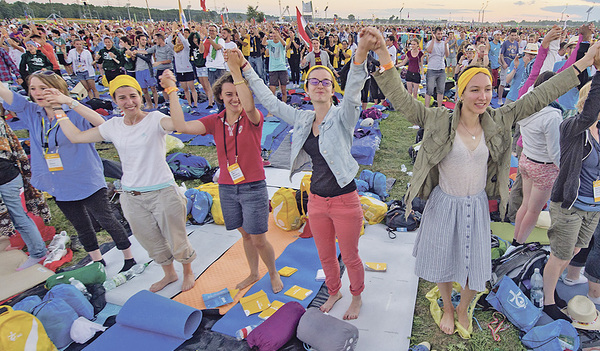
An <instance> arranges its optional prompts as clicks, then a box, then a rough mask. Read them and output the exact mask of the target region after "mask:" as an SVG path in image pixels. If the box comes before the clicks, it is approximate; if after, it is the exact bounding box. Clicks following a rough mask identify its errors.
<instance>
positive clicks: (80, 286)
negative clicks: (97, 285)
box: [69, 277, 92, 300]
mask: <svg viewBox="0 0 600 351" xmlns="http://www.w3.org/2000/svg"><path fill="white" fill-rule="evenodd" d="M69 282H70V283H71V285H73V286H74V287H76V288H77V290H79V291H81V293H82V294H83V296H85V298H86V299H88V300H90V299H91V298H92V294H90V293H89V292H88V291H87V288H86V287H85V285H83V283H82V282H80V281H79V280H77V279H75V278H73V277H71V278H69Z"/></svg>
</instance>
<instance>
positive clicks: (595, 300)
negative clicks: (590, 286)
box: [587, 293, 600, 305]
mask: <svg viewBox="0 0 600 351" xmlns="http://www.w3.org/2000/svg"><path fill="white" fill-rule="evenodd" d="M587 297H588V299H590V300H591V301H592V302H593V303H595V304H596V305H600V296H598V297H591V296H590V294H589V293H588V294H587Z"/></svg>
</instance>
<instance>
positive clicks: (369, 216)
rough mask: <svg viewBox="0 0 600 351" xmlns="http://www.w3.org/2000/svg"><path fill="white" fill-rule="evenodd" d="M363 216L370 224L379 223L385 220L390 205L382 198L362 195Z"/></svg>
mask: <svg viewBox="0 0 600 351" xmlns="http://www.w3.org/2000/svg"><path fill="white" fill-rule="evenodd" d="M360 205H361V207H362V210H363V216H364V217H365V219H366V220H367V222H368V223H369V224H377V223H379V222H381V221H382V220H383V218H384V217H385V214H386V213H387V211H388V206H387V205H386V204H385V202H383V201H381V200H377V199H374V198H372V197H369V196H361V197H360Z"/></svg>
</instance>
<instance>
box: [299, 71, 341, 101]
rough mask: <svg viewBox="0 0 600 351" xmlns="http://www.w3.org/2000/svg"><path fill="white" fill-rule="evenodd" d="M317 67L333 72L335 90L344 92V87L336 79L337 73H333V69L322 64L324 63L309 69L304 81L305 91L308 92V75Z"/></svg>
mask: <svg viewBox="0 0 600 351" xmlns="http://www.w3.org/2000/svg"><path fill="white" fill-rule="evenodd" d="M315 69H325V70H327V72H329V74H331V78H332V79H333V91H335V92H336V93H340V94H343V93H344V92H343V91H342V88H340V86H339V84H338V82H337V80H336V79H335V75H334V74H333V71H332V70H331V69H329V67H327V66H322V65H314V66H312V67H311V68H310V69H309V70H308V72H306V80H305V81H304V91H306V92H308V76H309V75H310V72H312V71H314V70H315Z"/></svg>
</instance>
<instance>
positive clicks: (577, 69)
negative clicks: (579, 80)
mask: <svg viewBox="0 0 600 351" xmlns="http://www.w3.org/2000/svg"><path fill="white" fill-rule="evenodd" d="M573 68H575V70H576V71H577V75H580V74H581V70H580V69H579V67H577V66H575V65H573Z"/></svg>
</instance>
